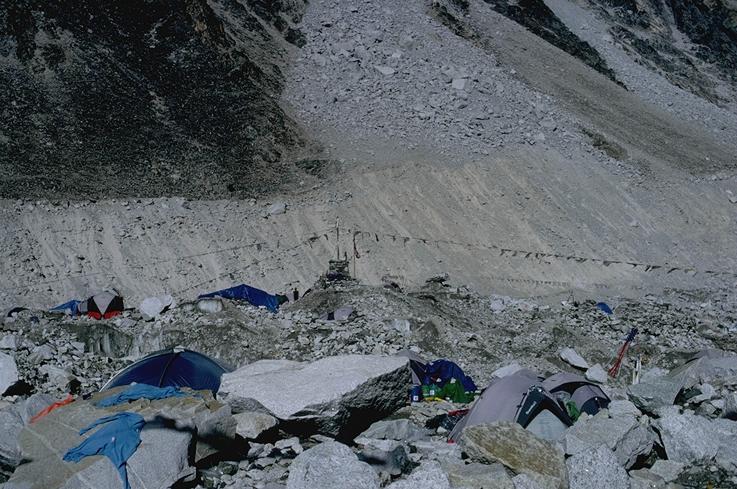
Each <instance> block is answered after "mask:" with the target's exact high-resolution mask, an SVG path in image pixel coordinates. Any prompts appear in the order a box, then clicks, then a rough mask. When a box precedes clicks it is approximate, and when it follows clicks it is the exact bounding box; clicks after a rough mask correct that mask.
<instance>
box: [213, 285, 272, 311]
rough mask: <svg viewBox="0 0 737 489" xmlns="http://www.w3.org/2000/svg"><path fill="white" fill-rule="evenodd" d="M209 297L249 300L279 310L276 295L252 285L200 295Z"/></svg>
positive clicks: (256, 304)
mask: <svg viewBox="0 0 737 489" xmlns="http://www.w3.org/2000/svg"><path fill="white" fill-rule="evenodd" d="M207 297H222V298H223V299H235V300H243V301H248V302H250V303H251V304H253V305H254V306H256V307H258V306H264V307H266V309H268V310H269V311H271V312H276V311H278V310H279V300H278V299H277V297H276V296H275V295H271V294H269V293H268V292H264V291H263V290H261V289H257V288H255V287H251V286H250V285H246V284H241V285H236V286H235V287H230V288H229V289H223V290H217V291H215V292H210V293H209V294H202V295H200V296H199V298H200V299H205V298H207Z"/></svg>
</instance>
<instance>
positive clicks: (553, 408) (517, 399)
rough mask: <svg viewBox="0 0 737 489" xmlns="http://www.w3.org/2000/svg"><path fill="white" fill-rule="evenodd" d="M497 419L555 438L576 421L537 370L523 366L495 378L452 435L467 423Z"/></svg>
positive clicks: (469, 424) (489, 421)
mask: <svg viewBox="0 0 737 489" xmlns="http://www.w3.org/2000/svg"><path fill="white" fill-rule="evenodd" d="M495 421H511V422H516V423H519V424H520V425H521V426H522V427H523V428H527V429H528V430H530V431H531V432H533V433H535V434H536V435H538V436H540V437H541V438H547V439H555V438H557V437H558V435H560V434H561V433H562V432H563V431H564V430H565V429H566V428H568V427H569V426H571V425H572V424H573V422H572V421H571V418H570V417H569V416H568V413H567V412H566V411H565V410H564V409H563V408H562V407H561V406H560V405H559V404H558V402H557V401H556V400H555V399H554V398H553V397H552V396H550V394H549V393H548V392H547V391H545V389H543V387H542V385H541V384H540V379H539V378H538V376H537V374H536V373H535V372H533V371H531V370H520V371H517V372H515V373H513V374H512V375H508V376H506V377H502V378H501V379H498V380H495V381H494V382H492V383H491V384H489V386H488V387H487V388H486V389H485V390H484V392H483V393H482V394H481V396H479V398H478V399H477V400H476V403H475V404H474V405H473V407H472V408H471V410H470V411H469V412H468V414H467V415H466V416H465V417H464V418H463V419H462V420H460V421H459V422H458V424H456V426H455V427H454V428H453V431H451V433H450V436H449V439H450V440H452V441H455V440H458V438H460V436H461V433H462V432H463V430H464V429H465V428H467V427H470V426H474V425H477V424H484V423H493V422H495Z"/></svg>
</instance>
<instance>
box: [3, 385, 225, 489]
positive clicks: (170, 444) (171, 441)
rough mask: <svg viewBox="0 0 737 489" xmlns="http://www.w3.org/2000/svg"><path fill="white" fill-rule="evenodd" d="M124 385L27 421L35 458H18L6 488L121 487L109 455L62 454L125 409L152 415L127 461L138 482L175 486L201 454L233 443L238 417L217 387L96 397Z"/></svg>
mask: <svg viewBox="0 0 737 489" xmlns="http://www.w3.org/2000/svg"><path fill="white" fill-rule="evenodd" d="M122 389H125V387H119V388H115V389H110V390H109V391H105V392H102V393H98V394H95V395H94V396H93V397H92V398H91V399H89V400H77V401H75V402H73V403H71V404H68V405H66V406H62V407H60V408H57V409H55V410H54V411H52V412H51V413H49V414H48V415H46V416H44V417H43V418H41V419H39V420H38V421H36V422H35V423H33V424H29V425H27V426H25V427H24V428H23V430H22V431H21V433H20V435H19V437H18V441H19V445H20V448H21V450H22V454H23V458H24V459H25V460H28V462H27V463H24V464H21V465H20V466H18V468H17V469H16V470H15V472H14V473H13V475H12V477H11V478H10V480H9V481H8V482H7V483H6V485H5V486H4V489H57V488H59V489H60V488H64V489H72V488H75V489H107V488H111V489H112V488H115V489H119V488H120V487H121V482H120V477H119V475H118V471H117V469H116V468H115V467H114V466H113V465H112V463H111V462H110V460H109V459H108V458H106V457H87V458H85V459H82V460H81V461H80V462H79V463H70V462H64V461H63V460H62V457H63V455H64V454H65V453H66V451H67V450H69V449H70V448H72V447H74V446H76V445H77V444H79V443H80V442H81V441H82V439H83V437H80V436H79V430H80V429H82V428H85V427H87V426H89V425H90V424H91V423H92V422H94V421H96V420H97V419H100V418H102V417H104V416H109V415H111V414H114V413H116V412H120V411H122V410H125V411H129V412H135V413H138V414H140V415H141V416H143V417H144V419H145V420H146V421H147V423H146V425H145V426H144V428H143V431H142V432H141V445H140V446H139V447H138V449H137V450H136V453H135V454H134V455H133V456H132V457H131V458H130V459H129V460H128V463H127V466H128V479H129V481H130V484H131V488H132V489H150V488H152V487H157V488H168V487H171V486H172V485H175V484H176V483H178V482H179V481H183V480H189V479H191V478H192V477H193V476H194V468H193V465H194V463H195V462H196V461H197V460H198V458H201V457H205V456H208V455H210V454H212V453H214V450H216V448H212V447H217V446H220V447H222V446H229V445H230V446H232V437H233V436H234V434H235V422H234V421H233V420H232V417H231V416H230V408H229V407H228V406H225V405H223V404H221V403H219V402H218V401H216V400H214V399H213V397H212V394H211V393H210V392H209V391H198V392H197V393H196V395H195V393H192V395H191V396H186V397H175V398H168V399H160V400H155V401H148V400H138V401H135V402H132V403H127V404H125V405H119V406H112V407H109V408H101V407H98V406H97V405H96V404H97V402H98V401H99V400H101V399H103V398H105V397H108V396H109V395H113V394H115V393H117V392H119V391H120V390H122ZM95 431H96V430H92V431H91V432H90V433H88V434H85V435H84V437H86V436H89V435H91V434H92V433H94V432H95ZM193 443H196V446H193ZM201 445H202V446H203V447H205V448H201Z"/></svg>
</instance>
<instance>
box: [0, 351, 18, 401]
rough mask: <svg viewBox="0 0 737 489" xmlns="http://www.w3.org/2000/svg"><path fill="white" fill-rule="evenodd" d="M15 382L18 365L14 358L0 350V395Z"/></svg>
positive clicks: (16, 380)
mask: <svg viewBox="0 0 737 489" xmlns="http://www.w3.org/2000/svg"><path fill="white" fill-rule="evenodd" d="M16 382H18V367H17V366H16V364H15V359H14V358H13V357H11V356H10V355H8V354H7V353H2V352H0V395H2V394H3V392H5V391H6V390H8V387H10V386H11V385H13V384H15V383H16Z"/></svg>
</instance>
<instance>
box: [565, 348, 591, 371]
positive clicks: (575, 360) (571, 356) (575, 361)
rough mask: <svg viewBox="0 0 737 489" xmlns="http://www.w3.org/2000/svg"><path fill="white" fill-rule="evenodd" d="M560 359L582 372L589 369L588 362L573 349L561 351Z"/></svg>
mask: <svg viewBox="0 0 737 489" xmlns="http://www.w3.org/2000/svg"><path fill="white" fill-rule="evenodd" d="M560 358H561V360H563V361H564V362H566V363H567V364H568V365H570V366H572V367H576V368H580V369H582V370H586V369H588V368H589V364H588V362H587V361H586V360H584V359H583V357H582V356H581V355H579V354H578V352H576V350H574V349H573V348H563V349H562V350H561V351H560Z"/></svg>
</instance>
